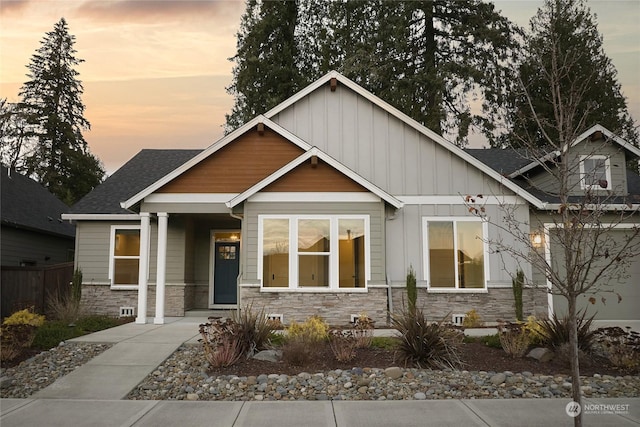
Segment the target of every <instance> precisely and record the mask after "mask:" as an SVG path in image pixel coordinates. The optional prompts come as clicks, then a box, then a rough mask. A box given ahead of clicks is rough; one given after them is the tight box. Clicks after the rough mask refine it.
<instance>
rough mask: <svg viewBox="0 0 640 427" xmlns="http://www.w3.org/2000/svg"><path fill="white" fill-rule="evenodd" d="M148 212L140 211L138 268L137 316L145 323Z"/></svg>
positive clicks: (139, 321)
mask: <svg viewBox="0 0 640 427" xmlns="http://www.w3.org/2000/svg"><path fill="white" fill-rule="evenodd" d="M149 224H150V222H149V212H140V266H139V270H138V317H136V323H141V324H145V323H147V278H148V276H149Z"/></svg>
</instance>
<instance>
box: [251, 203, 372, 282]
mask: <svg viewBox="0 0 640 427" xmlns="http://www.w3.org/2000/svg"><path fill="white" fill-rule="evenodd" d="M265 219H287V220H289V286H288V287H265V286H263V285H262V277H263V251H264V248H263V231H264V220H265ZM300 219H318V220H329V229H330V250H329V286H317V287H315V286H299V284H298V279H299V277H298V274H299V269H298V255H299V252H298V220H300ZM342 219H362V220H363V221H364V234H365V242H364V251H365V286H364V287H362V288H340V286H339V284H340V272H339V267H338V264H339V227H338V224H339V221H340V220H342ZM370 239H371V229H370V223H369V215H258V280H259V281H260V289H261V291H263V292H282V291H295V292H366V291H367V285H368V283H369V281H370V280H371V250H370ZM303 254H307V255H310V254H313V253H310V252H303Z"/></svg>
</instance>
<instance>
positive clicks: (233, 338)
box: [200, 317, 244, 368]
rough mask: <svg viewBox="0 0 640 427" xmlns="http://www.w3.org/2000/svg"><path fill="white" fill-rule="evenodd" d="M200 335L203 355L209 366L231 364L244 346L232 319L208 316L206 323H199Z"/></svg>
mask: <svg viewBox="0 0 640 427" xmlns="http://www.w3.org/2000/svg"><path fill="white" fill-rule="evenodd" d="M200 335H201V336H202V338H201V339H200V342H202V344H203V348H204V353H205V357H206V359H207V361H208V362H209V363H210V364H211V366H213V367H215V368H219V367H223V366H224V367H226V366H231V365H233V364H234V363H236V362H237V361H238V360H239V359H240V357H242V354H243V351H244V346H243V343H242V341H241V339H240V328H239V325H238V324H237V323H236V322H234V321H233V320H232V319H225V320H221V319H215V318H212V317H210V318H209V322H208V323H203V324H201V325H200Z"/></svg>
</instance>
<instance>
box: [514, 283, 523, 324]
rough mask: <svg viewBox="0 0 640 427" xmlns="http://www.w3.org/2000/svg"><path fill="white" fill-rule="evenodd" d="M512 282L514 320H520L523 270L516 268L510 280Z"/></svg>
mask: <svg viewBox="0 0 640 427" xmlns="http://www.w3.org/2000/svg"><path fill="white" fill-rule="evenodd" d="M512 283H513V299H514V300H515V306H516V320H518V321H519V322H522V319H523V317H522V289H523V288H524V272H523V271H522V270H518V271H517V273H516V277H514V278H513V280H512Z"/></svg>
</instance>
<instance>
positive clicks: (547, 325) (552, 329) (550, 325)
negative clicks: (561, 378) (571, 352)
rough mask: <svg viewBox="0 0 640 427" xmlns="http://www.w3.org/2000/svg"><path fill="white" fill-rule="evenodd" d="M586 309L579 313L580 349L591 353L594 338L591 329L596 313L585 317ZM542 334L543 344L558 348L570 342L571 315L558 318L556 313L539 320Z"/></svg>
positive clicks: (577, 317)
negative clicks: (548, 317)
mask: <svg viewBox="0 0 640 427" xmlns="http://www.w3.org/2000/svg"><path fill="white" fill-rule="evenodd" d="M585 316H586V310H585V311H581V312H578V313H577V316H576V319H577V329H578V349H580V350H582V351H584V352H586V353H589V352H590V351H591V346H592V344H593V340H594V332H595V331H591V330H590V328H591V322H593V318H594V316H595V314H594V315H593V316H591V317H589V318H588V319H585ZM539 324H540V335H541V337H542V343H543V345H545V346H547V347H549V348H552V349H557V348H559V347H560V346H561V345H562V344H564V343H568V342H569V317H568V316H565V317H562V318H558V316H556V314H555V313H554V314H553V316H552V317H551V319H542V320H540V321H539Z"/></svg>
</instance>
